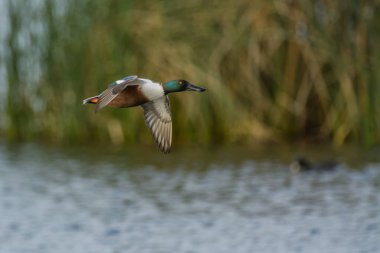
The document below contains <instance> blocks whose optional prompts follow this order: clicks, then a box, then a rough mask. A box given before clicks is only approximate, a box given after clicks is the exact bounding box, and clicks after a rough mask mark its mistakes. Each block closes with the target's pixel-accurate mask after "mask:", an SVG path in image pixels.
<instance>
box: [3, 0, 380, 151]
mask: <svg viewBox="0 0 380 253" xmlns="http://www.w3.org/2000/svg"><path fill="white" fill-rule="evenodd" d="M36 3H39V4H36ZM7 8H8V11H7V12H8V20H9V25H10V32H9V33H8V35H7V38H6V46H5V48H6V53H5V54H3V55H2V56H1V57H2V59H1V61H0V64H3V67H5V68H6V74H7V75H6V78H7V80H6V84H5V85H7V86H8V88H7V96H6V101H1V102H0V106H1V107H3V108H5V109H4V110H3V114H4V115H0V116H1V118H3V119H5V121H4V122H5V123H3V124H2V127H3V129H2V132H3V136H5V137H6V138H8V139H10V140H41V141H50V142H57V143H65V142H73V141H76V142H100V143H108V142H111V143H114V144H124V143H133V142H139V143H151V142H152V140H151V136H150V134H149V132H148V130H147V129H146V127H145V124H144V121H143V117H142V113H141V109H139V108H131V109H127V110H113V109H105V110H103V111H101V112H99V113H97V114H95V113H94V112H93V110H92V108H90V106H82V105H81V102H82V99H83V98H86V97H89V96H93V95H95V94H98V93H99V92H101V91H102V90H103V89H104V88H105V87H106V86H107V85H108V83H111V82H112V81H114V80H116V79H118V78H120V77H123V76H125V75H131V74H136V75H139V76H141V77H145V78H149V79H153V80H157V81H161V82H163V81H167V80H170V79H177V78H183V79H187V80H189V81H191V82H193V83H195V84H199V85H200V86H203V87H206V88H207V89H208V91H207V92H206V93H202V94H198V93H187V94H181V95H178V94H175V95H172V96H171V104H172V112H173V118H174V138H175V142H176V143H219V142H222V143H230V142H238V143H247V142H256V141H298V140H308V141H328V142H332V143H334V144H336V145H341V144H343V143H346V142H355V143H358V144H365V145H371V144H375V143H379V141H380V106H379V104H380V102H379V101H380V99H378V97H380V86H379V83H380V46H379V45H380V5H379V4H376V3H375V1H358V0H348V1H343V0H338V1H322V0H316V1H280V0H279V1H276V0H273V1H260V0H239V1H235V0H227V1H201V0H190V1H168V0H161V1H137V0H129V1H128V0H124V1H114V0H82V1H76V0H67V1H59V0H43V1H23V0H8V2H7Z"/></svg>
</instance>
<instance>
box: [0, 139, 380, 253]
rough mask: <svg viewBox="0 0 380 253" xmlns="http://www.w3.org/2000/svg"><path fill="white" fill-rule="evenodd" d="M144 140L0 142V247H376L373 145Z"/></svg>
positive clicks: (379, 210) (5, 251) (81, 252)
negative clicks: (332, 163)
mask: <svg viewBox="0 0 380 253" xmlns="http://www.w3.org/2000/svg"><path fill="white" fill-rule="evenodd" d="M105 149H107V151H106V150H105ZM147 149H148V150H149V152H148V153H146V152H143V150H142V149H139V150H108V147H94V148H84V147H76V148H54V147H46V146H45V147H44V146H40V145H33V144H24V145H6V144H0V253H44V252H46V253H52V252H54V253H67V252H70V253H92V252H94V253H95V252H101V253H111V252H112V253H117V252H131V253H135V252H136V253H145V252H146V253H148V252H149V253H150V252H152V253H160V252H162V253H168V252H176V253H178V252H181V253H182V252H183V253H191V252H194V253H212V252H218V253H224V252H226V253H230V252H236V253H239V252H241V253H252V252H260V253H263V252H270V253H273V252H316V253H317V252H318V253H320V252H324V253H326V252H334V253H339V252H342V253H350V252H355V253H357V252H363V253H364V252H380V163H379V159H378V158H377V157H378V154H380V152H378V151H376V150H373V151H359V152H358V151H357V150H355V149H351V150H345V151H331V150H329V149H328V148H314V149H310V150H309V149H306V148H283V147H282V148H281V147H276V148H265V149H260V148H242V147H235V148H232V147H231V148H220V149H216V150H215V149H191V148H189V149H181V148H178V149H177V150H174V152H173V153H172V154H170V155H168V156H167V155H162V154H160V153H158V152H157V151H156V150H153V149H152V147H147ZM299 153H303V154H305V155H307V156H308V157H310V158H312V159H314V160H317V159H322V157H323V158H326V157H327V158H329V157H330V158H331V156H333V157H334V158H335V159H337V160H339V161H340V162H341V163H342V164H341V165H340V166H339V167H338V168H337V170H335V171H330V172H324V173H318V172H309V173H298V174H294V173H291V172H290V171H289V169H288V164H289V162H290V161H291V159H292V157H294V155H296V154H299Z"/></svg>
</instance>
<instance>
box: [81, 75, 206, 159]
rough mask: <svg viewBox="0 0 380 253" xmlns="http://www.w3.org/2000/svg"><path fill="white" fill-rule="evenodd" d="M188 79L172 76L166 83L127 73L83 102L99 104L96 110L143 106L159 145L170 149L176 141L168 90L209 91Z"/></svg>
mask: <svg viewBox="0 0 380 253" xmlns="http://www.w3.org/2000/svg"><path fill="white" fill-rule="evenodd" d="M205 90H206V89H205V88H202V87H199V86H196V85H194V84H191V83H189V82H188V81H186V80H172V81H169V82H166V83H164V84H160V83H157V82H153V81H151V80H149V79H143V78H139V77H137V76H127V77H124V78H123V79H120V80H117V81H115V82H113V83H112V84H110V85H109V86H108V88H107V89H106V90H105V91H103V92H102V93H101V94H100V95H97V96H94V97H90V98H86V99H85V100H83V104H96V108H95V111H99V110H101V109H103V108H104V107H106V106H111V107H116V108H126V107H133V106H139V105H140V106H141V107H142V108H143V109H144V118H145V123H146V125H147V126H148V127H149V129H150V131H151V132H152V134H153V137H154V139H155V141H156V143H157V145H158V148H159V149H160V151H162V152H163V153H169V152H170V147H171V143H172V117H171V113H170V106H169V98H168V96H167V95H168V94H169V93H172V92H181V91H199V92H203V91H205Z"/></svg>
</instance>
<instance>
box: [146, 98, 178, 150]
mask: <svg viewBox="0 0 380 253" xmlns="http://www.w3.org/2000/svg"><path fill="white" fill-rule="evenodd" d="M142 107H143V109H144V118H145V123H146V125H147V126H148V128H149V129H150V131H151V132H152V135H153V137H154V140H155V141H156V143H157V146H158V148H159V149H160V151H161V152H163V153H169V152H170V147H171V143H172V118H171V115H170V107H169V99H168V97H167V96H165V97H161V98H158V99H156V100H154V101H151V102H148V103H145V104H143V105H142Z"/></svg>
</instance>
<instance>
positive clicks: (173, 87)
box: [162, 80, 206, 94]
mask: <svg viewBox="0 0 380 253" xmlns="http://www.w3.org/2000/svg"><path fill="white" fill-rule="evenodd" d="M162 86H163V87H164V91H165V93H166V94H168V93H171V92H180V91H186V90H189V91H199V92H203V91H205V90H206V89H205V88H202V87H199V86H196V85H194V84H191V83H189V82H188V81H186V80H172V81H169V82H166V83H164V84H163V85H162Z"/></svg>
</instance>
